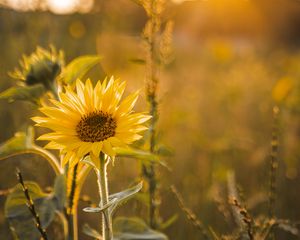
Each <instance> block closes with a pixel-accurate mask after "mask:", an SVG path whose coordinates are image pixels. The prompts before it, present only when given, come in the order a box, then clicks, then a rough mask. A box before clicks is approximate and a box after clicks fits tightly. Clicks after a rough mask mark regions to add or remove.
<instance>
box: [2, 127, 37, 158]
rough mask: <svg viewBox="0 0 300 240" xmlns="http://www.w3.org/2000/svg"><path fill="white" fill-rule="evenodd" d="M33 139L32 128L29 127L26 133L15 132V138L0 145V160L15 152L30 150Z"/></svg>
mask: <svg viewBox="0 0 300 240" xmlns="http://www.w3.org/2000/svg"><path fill="white" fill-rule="evenodd" d="M33 139H34V131H33V127H29V128H28V129H27V132H17V133H15V136H14V137H12V138H10V139H8V140H7V141H6V142H4V143H3V144H1V145H0V160H1V159H5V158H7V157H9V156H10V155H13V154H15V153H16V152H20V151H24V150H28V149H31V148H32V145H33Z"/></svg>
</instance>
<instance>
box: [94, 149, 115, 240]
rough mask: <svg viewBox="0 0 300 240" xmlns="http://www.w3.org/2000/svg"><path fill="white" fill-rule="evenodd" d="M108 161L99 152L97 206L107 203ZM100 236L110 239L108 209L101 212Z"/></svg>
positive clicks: (110, 226) (110, 225)
mask: <svg viewBox="0 0 300 240" xmlns="http://www.w3.org/2000/svg"><path fill="white" fill-rule="evenodd" d="M108 163H109V160H108V158H107V159H106V157H105V155H104V154H103V153H100V168H99V169H97V171H96V173H97V180H98V188H99V195H100V203H99V206H100V207H103V206H105V205H106V204H107V203H108V184H107V165H108ZM101 227H102V236H103V240H111V239H112V236H113V233H112V219H111V216H110V214H109V212H108V209H105V210H104V211H103V213H102V226H101Z"/></svg>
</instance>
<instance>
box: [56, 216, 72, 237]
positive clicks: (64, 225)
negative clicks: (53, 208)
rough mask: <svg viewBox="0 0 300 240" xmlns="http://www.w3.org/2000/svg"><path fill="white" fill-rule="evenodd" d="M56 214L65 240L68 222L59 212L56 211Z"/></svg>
mask: <svg viewBox="0 0 300 240" xmlns="http://www.w3.org/2000/svg"><path fill="white" fill-rule="evenodd" d="M56 213H57V215H58V216H59V218H60V220H61V223H62V225H63V231H64V239H65V240H67V239H68V235H69V226H68V221H67V219H66V216H65V215H64V214H63V213H62V212H60V211H57V212H56Z"/></svg>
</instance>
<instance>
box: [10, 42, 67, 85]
mask: <svg viewBox="0 0 300 240" xmlns="http://www.w3.org/2000/svg"><path fill="white" fill-rule="evenodd" d="M63 65H64V53H63V52H62V51H57V50H56V49H55V47H53V46H50V50H46V49H44V48H42V47H37V49H36V51H35V52H33V53H32V54H31V55H30V56H26V55H23V58H22V59H21V60H20V69H19V68H15V70H14V71H13V72H9V75H10V76H11V77H12V78H15V79H18V80H21V81H20V82H19V85H24V83H25V85H27V86H32V85H35V84H43V85H44V86H45V87H46V89H47V90H49V89H51V86H50V85H51V84H52V82H53V81H54V79H55V78H56V77H57V76H58V75H59V73H60V72H61V68H62V66H63Z"/></svg>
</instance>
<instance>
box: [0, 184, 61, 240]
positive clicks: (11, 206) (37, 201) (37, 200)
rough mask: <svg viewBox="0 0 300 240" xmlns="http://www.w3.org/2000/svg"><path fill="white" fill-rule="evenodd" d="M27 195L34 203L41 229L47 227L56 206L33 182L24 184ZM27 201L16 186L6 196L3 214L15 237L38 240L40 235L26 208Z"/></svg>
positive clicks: (22, 192)
mask: <svg viewBox="0 0 300 240" xmlns="http://www.w3.org/2000/svg"><path fill="white" fill-rule="evenodd" d="M25 186H26V187H27V188H28V191H29V195H30V197H31V199H32V200H33V202H34V206H35V209H36V212H37V213H38V215H39V217H40V220H41V224H42V227H43V228H46V227H47V226H49V224H50V223H51V222H52V220H53V219H54V216H55V211H56V206H55V202H54V201H53V198H52V196H51V195H48V194H46V193H44V192H43V191H42V190H41V188H40V187H39V185H38V184H37V183H35V182H25ZM26 204H27V199H26V197H25V194H24V191H23V189H22V186H21V185H20V184H17V185H16V186H15V187H14V188H13V191H12V192H11V193H10V194H9V195H8V197H7V199H6V202H5V206H4V212H5V217H6V218H7V219H8V221H9V223H10V224H11V226H12V228H13V229H14V232H15V233H16V235H17V236H19V237H20V236H22V239H24V240H38V239H40V233H39V232H38V230H37V229H36V227H35V222H34V219H33V216H32V214H31V212H30V210H29V209H28V207H27V205H26Z"/></svg>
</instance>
